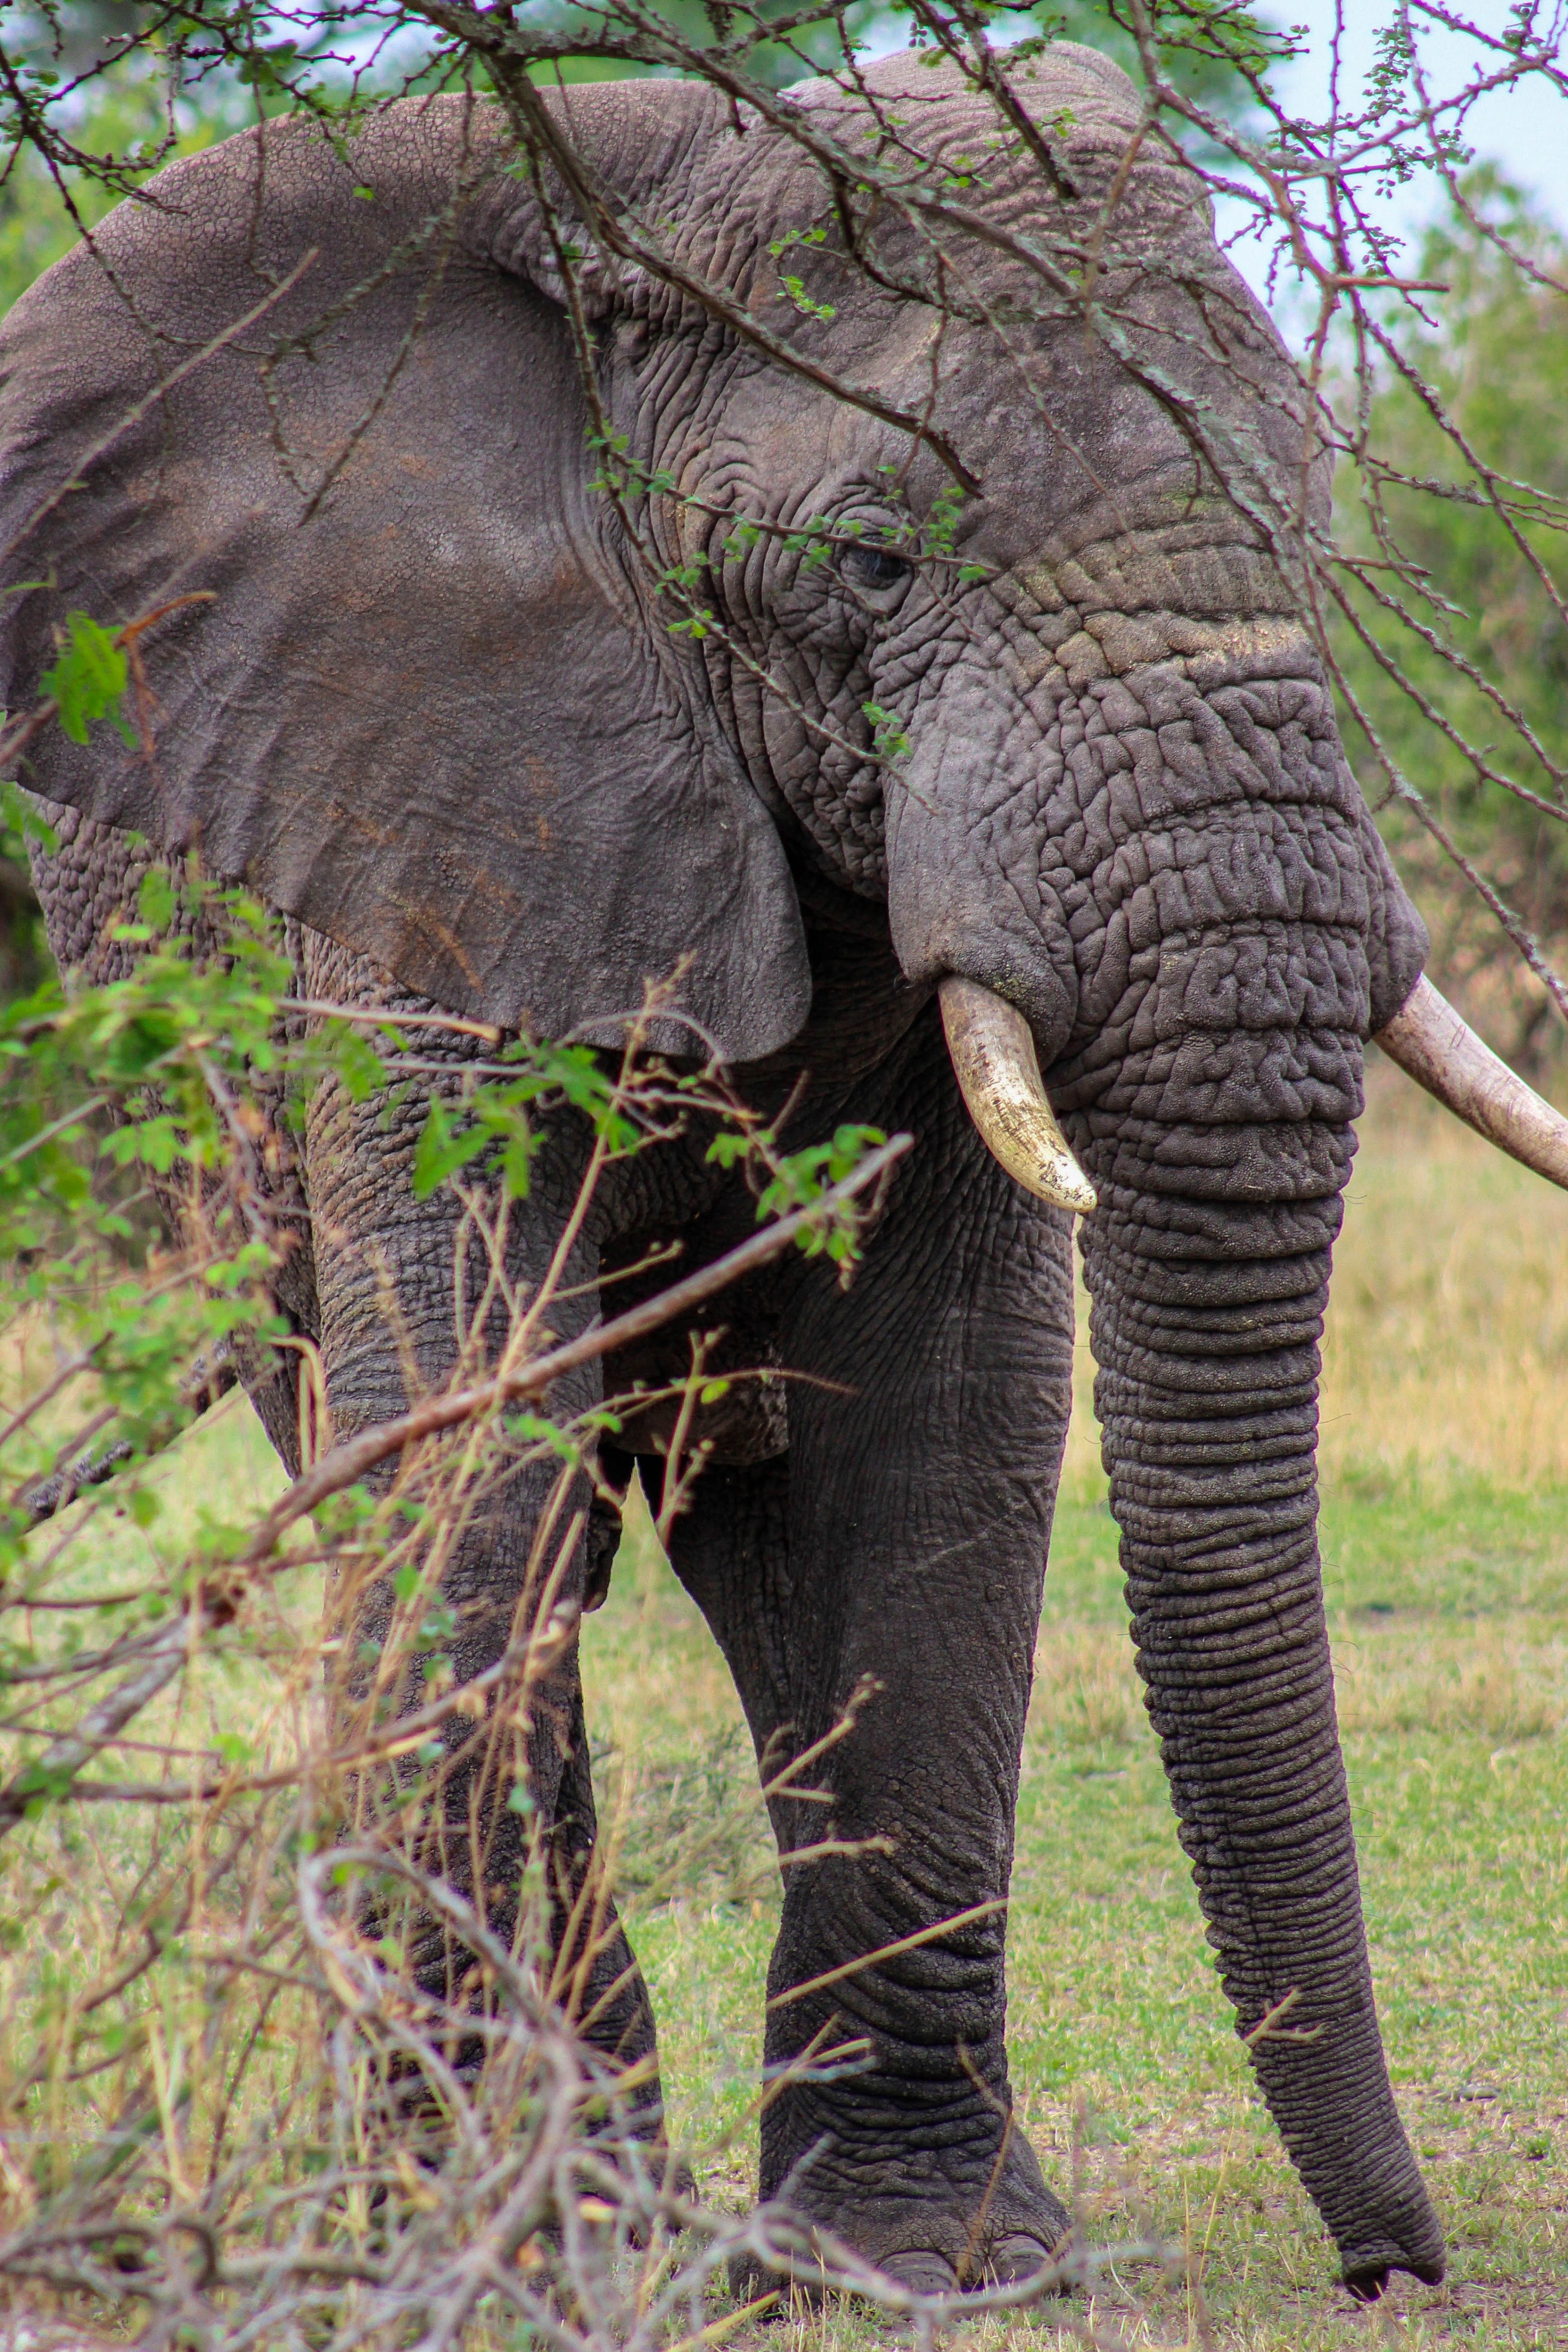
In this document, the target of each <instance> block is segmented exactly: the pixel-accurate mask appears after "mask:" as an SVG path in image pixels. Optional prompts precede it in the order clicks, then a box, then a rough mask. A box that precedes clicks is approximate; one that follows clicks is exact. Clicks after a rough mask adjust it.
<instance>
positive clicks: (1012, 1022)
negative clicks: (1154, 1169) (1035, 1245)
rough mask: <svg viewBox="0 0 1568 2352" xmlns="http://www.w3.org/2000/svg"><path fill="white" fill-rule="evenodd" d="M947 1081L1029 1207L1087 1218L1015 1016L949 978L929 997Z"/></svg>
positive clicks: (1091, 1196)
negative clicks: (947, 1059) (935, 1003)
mask: <svg viewBox="0 0 1568 2352" xmlns="http://www.w3.org/2000/svg"><path fill="white" fill-rule="evenodd" d="M937 993H938V995H939V997H940V999H941V1002H942V1027H943V1028H944V1029H945V1030H946V1032H947V1050H948V1052H949V1053H950V1054H951V1055H952V1068H953V1075H954V1076H955V1077H956V1078H957V1080H958V1086H959V1091H960V1093H961V1094H962V1095H963V1099H964V1103H965V1105H966V1106H967V1108H968V1111H969V1116H970V1118H972V1119H973V1121H974V1124H975V1126H976V1127H977V1128H978V1129H980V1133H981V1137H982V1139H983V1140H984V1145H985V1148H986V1150H988V1151H989V1152H990V1154H991V1156H992V1158H993V1159H994V1160H997V1161H999V1162H1000V1164H1001V1165H1002V1166H1003V1167H1004V1168H1005V1170H1006V1171H1007V1173H1008V1175H1009V1176H1011V1177H1012V1178H1013V1180H1014V1181H1015V1182H1016V1183H1019V1184H1021V1185H1022V1186H1023V1187H1024V1190H1025V1192H1032V1193H1033V1194H1034V1195H1035V1198H1036V1199H1037V1201H1049V1202H1051V1203H1052V1204H1053V1205H1054V1206H1055V1207H1056V1208H1058V1209H1073V1210H1076V1211H1077V1213H1078V1214H1079V1216H1080V1217H1087V1216H1088V1214H1089V1211H1090V1210H1091V1209H1092V1208H1093V1207H1094V1204H1095V1192H1094V1187H1093V1185H1092V1184H1091V1183H1090V1182H1089V1178H1088V1177H1087V1176H1086V1175H1085V1174H1084V1172H1083V1170H1082V1169H1081V1168H1080V1167H1079V1164H1078V1161H1077V1160H1075V1159H1074V1158H1073V1156H1072V1153H1071V1152H1070V1151H1069V1150H1068V1146H1067V1139H1066V1137H1065V1136H1064V1135H1063V1133H1062V1131H1061V1129H1060V1128H1059V1127H1058V1125H1057V1122H1056V1118H1055V1117H1054V1115H1053V1113H1052V1110H1051V1107H1050V1104H1049V1102H1048V1101H1047V1098H1046V1090H1045V1087H1043V1086H1042V1084H1041V1083H1040V1065H1039V1063H1038V1061H1037V1058H1036V1055H1035V1041H1034V1038H1033V1037H1032V1036H1031V1035H1030V1034H1029V1024H1028V1023H1027V1022H1026V1020H1025V1018H1024V1016H1023V1014H1022V1013H1020V1012H1018V1011H1017V1010H1016V1007H1015V1006H1013V1005H1011V1004H1008V1003H1005V1001H1004V999H1003V998H1001V997H1000V996H995V995H993V993H992V992H991V990H990V989H988V988H982V987H981V985H980V983H979V982H978V981H974V980H960V979H959V978H958V976H957V974H956V973H949V975H948V977H947V979H946V980H944V981H943V982H942V986H941V988H940V989H939V990H938V992H937Z"/></svg>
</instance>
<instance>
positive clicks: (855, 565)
mask: <svg viewBox="0 0 1568 2352" xmlns="http://www.w3.org/2000/svg"><path fill="white" fill-rule="evenodd" d="M909 569H910V567H909V565H908V564H907V563H906V562H904V560H903V558H902V556H901V555H894V554H893V553H892V552H891V551H890V550H889V549H888V548H885V547H851V548H848V549H847V550H846V551H845V552H844V554H843V555H841V556H840V557H839V559H838V573H839V577H840V579H842V580H845V581H847V583H848V584H849V586H850V587H851V588H867V589H870V590H873V591H876V590H879V589H884V588H892V587H895V586H896V585H897V584H898V583H899V582H900V580H903V579H905V578H907V577H908V574H909Z"/></svg>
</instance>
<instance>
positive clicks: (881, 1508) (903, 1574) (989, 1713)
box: [673, 1021, 1072, 2288]
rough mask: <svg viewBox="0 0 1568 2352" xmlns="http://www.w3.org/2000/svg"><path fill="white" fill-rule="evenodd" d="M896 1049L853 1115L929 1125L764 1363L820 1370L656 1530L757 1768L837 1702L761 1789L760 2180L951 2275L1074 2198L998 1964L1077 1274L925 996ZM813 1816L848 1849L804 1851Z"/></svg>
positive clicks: (893, 2260) (902, 2263)
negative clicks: (770, 1900)
mask: <svg viewBox="0 0 1568 2352" xmlns="http://www.w3.org/2000/svg"><path fill="white" fill-rule="evenodd" d="M900 1065H901V1066H900V1071H899V1072H898V1073H896V1074H894V1076H893V1077H892V1078H891V1079H890V1080H889V1083H888V1084H886V1085H885V1086H884V1087H882V1088H881V1089H880V1090H878V1089H877V1088H876V1087H874V1086H873V1085H868V1087H866V1089H865V1094H866V1097H867V1099H866V1100H865V1102H864V1103H863V1104H862V1103H860V1102H857V1104H856V1105H855V1107H854V1109H853V1111H852V1112H850V1113H847V1114H846V1115H847V1116H854V1117H857V1118H865V1119H867V1120H868V1121H874V1122H875V1123H877V1124H879V1125H880V1126H882V1127H884V1128H889V1129H890V1128H893V1127H898V1126H908V1127H912V1128H913V1129H915V1131H916V1133H917V1136H918V1138H919V1141H920V1146H921V1149H920V1150H919V1152H918V1154H917V1155H914V1156H913V1157H912V1158H911V1160H910V1161H909V1162H907V1163H906V1165H905V1169H904V1171H900V1181H899V1182H898V1184H897V1186H896V1187H895V1188H894V1191H893V1193H892V1196H891V1200H890V1202H889V1208H888V1211H887V1213H886V1214H885V1216H884V1218H883V1221H882V1223H880V1225H879V1227H878V1229H877V1231H876V1233H875V1234H874V1235H873V1236H872V1238H871V1240H870V1242H869V1244H868V1248H867V1252H866V1255H865V1260H864V1263H863V1264H862V1265H861V1266H860V1267H859V1268H858V1272H857V1274H856V1276H855V1280H854V1283H853V1285H852V1286H851V1288H850V1289H849V1290H848V1292H847V1294H845V1293H844V1292H843V1291H841V1290H840V1289H839V1287H838V1285H837V1279H836V1276H835V1273H834V1270H833V1269H832V1268H831V1267H830V1266H827V1265H825V1264H824V1262H822V1261H820V1260H818V1261H816V1262H813V1263H812V1264H811V1265H809V1266H807V1267H806V1268H805V1269H804V1270H803V1271H802V1272H800V1273H799V1274H798V1275H797V1276H796V1277H795V1283H796V1287H795V1298H794V1302H793V1304H792V1305H791V1307H789V1308H788V1310H787V1311H786V1313H785V1315H784V1320H783V1323H782V1326H781V1357H782V1360H783V1361H784V1364H785V1365H786V1366H788V1367H790V1368H791V1369H792V1370H795V1371H796V1372H803V1373H806V1374H810V1375H814V1376H816V1380H817V1381H820V1382H821V1383H824V1384H826V1383H831V1384H832V1385H831V1387H828V1386H826V1385H814V1384H812V1383H811V1382H810V1381H799V1380H796V1381H791V1382H790V1383H789V1414H790V1449H789V1454H788V1457H787V1462H784V1461H781V1462H778V1463H774V1464H769V1465H763V1466H762V1467H760V1468H758V1469H756V1470H754V1471H741V1472H715V1471H710V1472H709V1473H707V1474H706V1475H705V1476H704V1477H703V1479H702V1480H701V1481H700V1483H699V1486H698V1489H697V1493H696V1496H695V1499H694V1504H693V1507H692V1510H691V1511H690V1513H689V1515H688V1516H687V1517H685V1518H683V1519H682V1520H681V1521H680V1522H679V1524H678V1526H677V1528H676V1530H675V1540H674V1549H673V1558H674V1561H675V1565H676V1568H677V1571H678V1573H679V1575H680V1576H681V1578H682V1580H683V1581H684V1582H685V1583H686V1584H687V1587H688V1589H689V1591H691V1592H692V1593H693V1595H694V1597H695V1598H696V1599H697V1600H698V1601H699V1603H700V1606H701V1607H702V1608H703V1609H704V1611H705V1612H706V1613H707V1614H708V1617H709V1621H710V1623H711V1625H712V1626H713V1630H714V1632H715V1634H716V1635H717V1637H718V1639H719V1641H720V1643H721V1646H722V1647H723V1649H724V1651H725V1654H726V1656H727V1657H728V1659H729V1661H730V1664H731V1668H732V1670H733V1672H734V1674H735V1676H736V1680H737V1683H738V1685H739V1686H740V1690H741V1695H742V1701H743V1703H744V1705H745V1707H746V1711H747V1714H748V1716H749V1717H750V1720H751V1725H752V1733H753V1736H754V1738H756V1741H757V1745H758V1748H759V1751H760V1752H762V1753H763V1756H764V1758H765V1759H766V1765H765V1769H767V1770H768V1771H769V1772H770V1773H771V1774H772V1775H773V1778H774V1779H775V1780H776V1778H777V1774H778V1772H779V1769H780V1768H781V1767H782V1766H784V1765H786V1763H787V1760H788V1759H789V1758H790V1757H792V1756H797V1755H800V1754H801V1753H802V1752H803V1751H804V1750H805V1748H808V1747H810V1746H811V1745H812V1744H813V1743H814V1742H816V1741H817V1740H820V1739H823V1738H825V1737H826V1735H828V1734H829V1733H830V1732H831V1731H832V1730H833V1728H834V1727H835V1725H836V1724H837V1723H839V1722H840V1721H841V1720H842V1719H843V1717H844V1715H845V1713H846V1710H847V1709H852V1710H853V1712H854V1715H855V1722H854V1727H853V1729H852V1731H851V1732H850V1733H849V1734H848V1735H847V1737H845V1738H841V1739H840V1740H839V1741H837V1744H835V1745H833V1746H831V1747H830V1748H827V1749H826V1751H825V1752H824V1753H823V1754H822V1755H821V1756H820V1758H819V1759H817V1760H816V1761H815V1762H813V1763H812V1764H810V1765H809V1767H807V1768H806V1769H805V1771H804V1772H803V1774H802V1777H801V1781H800V1784H799V1785H800V1786H801V1787H802V1788H804V1789H810V1790H826V1791H827V1792H829V1793H830V1795H831V1799H832V1802H831V1805H825V1804H823V1803H821V1802H811V1801H791V1799H790V1797H789V1795H788V1794H787V1792H785V1793H784V1794H775V1797H774V1799H773V1821H774V1827H775V1830H776V1832H777V1835H778V1839H779V1844H780V1849H781V1853H782V1854H783V1856H784V1858H785V1859H784V1907H783V1916H782V1920H781V1925H780V1932H779V1937H778V1941H777V1944H776V1947H775V1948H774V1952H773V1962H772V1966H771V1969H770V1972H769V1984H768V1990H769V2011H768V2023H767V2036H766V2055H767V2063H768V2066H769V2069H770V2071H771V2073H772V2074H773V2077H774V2087H773V2091H772V2095H771V2096H770V2098H769V2102H768V2105H767V2106H766V2108H765V2110H764V2114H763V2126H762V2172H761V2179H762V2189H763V2196H764V2197H767V2198H778V2199H782V2200H784V2201H786V2202H787V2203H788V2204H789V2205H790V2206H791V2207H792V2208H793V2209H795V2210H796V2211H798V2212H799V2213H801V2214H802V2215H804V2216H805V2218H806V2219H808V2220H809V2221H812V2222H814V2223H816V2224H818V2225H820V2226H823V2227H825V2228H826V2229H829V2230H831V2231H833V2232H834V2233H835V2234H837V2236H839V2237H841V2238H843V2239H844V2240H846V2241H847V2242H848V2243H849V2244H850V2245H852V2246H854V2247H855V2248H856V2249H857V2250H858V2251H859V2252H861V2253H863V2254H865V2255H868V2256H869V2257H870V2258H871V2259H873V2260H875V2261H876V2262H878V2263H880V2264H881V2265H882V2267H883V2268H884V2269H887V2270H889V2271H890V2272H891V2273H894V2274H895V2275H897V2276H900V2277H901V2278H903V2279H904V2280H905V2281H906V2282H907V2283H910V2284H919V2285H921V2286H922V2287H929V2288H942V2287H947V2288H951V2287H952V2284H953V2283H954V2281H955V2279H956V2280H958V2281H961V2282H967V2281H978V2279H979V2278H980V2277H981V2276H983V2275H984V2274H986V2273H990V2274H992V2275H1004V2276H1006V2275H1016V2274H1018V2273H1020V2272H1022V2271H1023V2270H1025V2269H1033V2268H1035V2267H1036V2266H1037V2264H1038V2263H1040V2261H1041V2260H1042V2259H1043V2257H1044V2255H1045V2253H1046V2252H1048V2250H1049V2249H1050V2248H1051V2247H1053V2246H1054V2245H1056V2244H1058V2243H1059V2242H1060V2241H1061V2239H1062V2237H1063V2236H1064V2235H1065V2233H1066V2231H1067V2228H1068V2217H1067V2215H1066V2213H1065V2212H1064V2210H1063V2209H1062V2207H1061V2205H1060V2204H1059V2203H1058V2201H1057V2200H1056V2199H1055V2198H1054V2197H1053V2196H1052V2195H1051V2194H1050V2192H1049V2190H1048V2189H1047V2188H1046V2186H1045V2184H1044V2182H1043V2180H1042V2179H1041V2177H1040V2172H1039V2168H1038V2165H1037V2161H1036V2158H1035V2155H1034V2152H1033V2150H1032V2149H1031V2148H1030V2147H1029V2146H1028V2144H1027V2142H1026V2139H1025V2138H1024V2137H1023V2135H1022V2134H1021V2133H1020V2132H1019V2131H1018V2130H1017V2129H1016V2126H1015V2124H1014V2121H1013V2109H1012V2094H1011V2089H1010V2085H1009V2082H1008V2075H1007V2061H1006V2049H1005V2019H1006V1992H1005V1964H1004V1963H1005V1905H1006V1899H1007V1892H1008V1883H1009V1877H1010V1874H1011V1868H1012V1859H1013V1816H1014V1809H1015V1804H1016V1796H1017V1784H1018V1769H1019V1755H1020V1749H1021V1745H1022V1739H1023V1731H1024V1719H1025V1713H1026V1707H1027V1704H1028V1696H1029V1689H1030V1683H1031V1676H1032V1667H1033V1654H1034V1644H1035V1638H1036V1633H1037V1624H1038V1615H1039V1606H1040V1598H1041V1589H1042V1580H1043V1575H1044V1570H1045V1560H1046V1549H1047V1540H1048V1537H1049V1531H1050V1517H1051V1510H1052V1507H1053V1503H1054V1499H1055V1491H1056V1481H1057V1476H1058V1470H1059V1466H1060V1459H1061V1449H1062V1445H1063V1442H1064V1439H1065V1436H1066V1430H1067V1421H1068V1409H1069V1403H1070V1394H1071V1355H1072V1297H1071V1272H1070V1263H1069V1255H1068V1229H1067V1220H1066V1219H1065V1218H1064V1217H1061V1216H1060V1215H1058V1213H1055V1212H1050V1211H1044V1210H1040V1209H1037V1207H1036V1206H1035V1205H1034V1204H1033V1203H1031V1202H1026V1200H1025V1199H1024V1198H1023V1196H1022V1195H1021V1194H1019V1193H1018V1192H1016V1190H1015V1188H1014V1187H1013V1186H1012V1185H1011V1183H1010V1182H1009V1181H1008V1180H1007V1179H1006V1178H1005V1177H1004V1176H1003V1175H1002V1174H1001V1173H1000V1171H998V1170H997V1169H996V1167H995V1165H994V1162H993V1161H992V1160H990V1159H989V1158H988V1157H987V1155H986V1154H985V1152H984V1150H983V1148H982V1147H981V1146H980V1144H979V1141H978V1139H977V1138H976V1137H975V1136H974V1133H973V1129H972V1128H971V1127H970V1125H969V1122H968V1119H967V1117H966V1115H965V1114H964V1112H963V1108H962V1105H961V1104H960V1102H959V1100H958V1097H957V1095H956V1090H955V1089H954V1087H953V1085H952V1077H951V1075H950V1073H949V1071H948V1068H947V1066H946V1060H945V1055H943V1053H942V1045H941V1040H940V1035H939V1034H938V1033H937V1030H936V1025H935V1023H934V1021H929V1022H922V1024H921V1028H920V1031H919V1033H918V1034H917V1035H916V1036H915V1037H914V1038H913V1039H912V1040H911V1044H910V1049H909V1051H908V1052H907V1053H905V1054H903V1055H900ZM824 1844H829V1845H842V1846H847V1847H848V1848H850V1849H851V1850H850V1851H849V1852H847V1853H846V1852H839V1853H826V1854H823V1855H821V1856H820V1857H819V1858H817V1859H815V1860H813V1859H806V1858H805V1849H809V1848H814V1847H820V1846H822V1845H824ZM797 1853H798V1854H802V1856H803V1858H802V1859H801V1860H800V1861H798V1862H795V1863H792V1862H790V1861H789V1859H788V1857H789V1856H790V1855H792V1854H797ZM949 1920H957V1921H958V1922H959V1924H958V1925H956V1926H954V1927H951V1928H946V1929H945V1930H944V1928H943V1925H942V1923H943V1922H945V1921H949ZM933 1931H934V1932H933ZM899 1947H901V1948H899ZM835 2051H837V2052H841V2053H844V2055H843V2057H842V2058H841V2059H840V2060H839V2061H838V2062H837V2063H832V2062H831V2060H830V2059H829V2053H833V2052H835ZM825 2062H826V2063H825ZM792 2067H795V2068H799V2069H800V2072H799V2074H798V2076H797V2077H793V2078H792V2074H791V2069H792Z"/></svg>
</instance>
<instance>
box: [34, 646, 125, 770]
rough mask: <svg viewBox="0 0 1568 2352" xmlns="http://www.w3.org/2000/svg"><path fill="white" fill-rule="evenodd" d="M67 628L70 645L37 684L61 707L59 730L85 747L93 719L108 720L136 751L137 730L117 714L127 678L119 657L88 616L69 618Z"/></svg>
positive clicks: (121, 714)
mask: <svg viewBox="0 0 1568 2352" xmlns="http://www.w3.org/2000/svg"><path fill="white" fill-rule="evenodd" d="M66 628H67V631H68V635H69V640H70V642H69V644H68V646H66V648H65V650H64V651H63V652H62V653H61V655H60V657H59V659H58V662H56V664H55V666H54V667H53V669H47V670H46V671H45V672H44V674H43V677H42V680H41V681H40V683H41V684H42V686H43V688H44V691H45V693H46V694H48V695H52V696H53V698H54V699H55V701H56V702H58V705H59V714H60V725H61V727H62V728H63V729H64V730H65V732H66V734H67V735H68V737H69V738H70V740H71V741H72V742H73V743H85V742H86V741H87V730H88V727H89V724H90V722H91V721H92V720H93V719H113V721H114V723H115V725H116V726H117V727H118V728H119V730H120V732H121V735H122V736H123V737H124V739H125V742H126V744H127V746H128V748H130V749H132V750H134V749H135V745H136V730H135V728H134V727H132V724H131V721H130V720H129V719H127V718H125V717H124V715H123V713H122V712H121V709H120V698H121V695H122V694H123V693H124V691H125V683H126V678H127V676H128V670H127V665H126V660H125V656H124V654H123V652H122V651H121V648H120V646H117V645H116V644H115V642H114V638H113V636H112V635H111V634H110V631H109V630H108V629H105V628H102V627H100V625H99V623H98V622H97V621H95V620H94V619H93V618H92V615H91V614H89V613H68V614H67V615H66Z"/></svg>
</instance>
